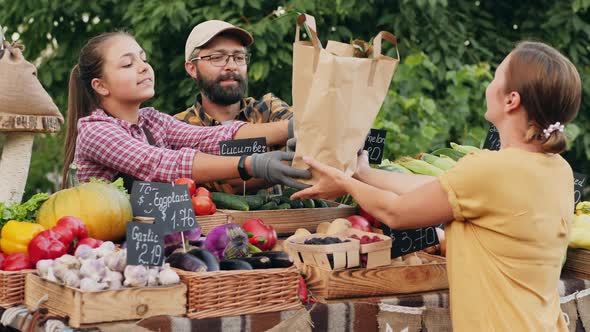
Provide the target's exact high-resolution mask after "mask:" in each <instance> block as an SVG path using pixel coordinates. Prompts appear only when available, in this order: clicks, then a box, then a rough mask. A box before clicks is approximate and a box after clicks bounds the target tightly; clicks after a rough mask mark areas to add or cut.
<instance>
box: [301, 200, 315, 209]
mask: <svg viewBox="0 0 590 332" xmlns="http://www.w3.org/2000/svg"><path fill="white" fill-rule="evenodd" d="M303 207H304V208H307V209H313V208H314V207H315V202H314V201H313V199H304V200H303Z"/></svg>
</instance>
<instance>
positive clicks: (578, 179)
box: [574, 172, 586, 207]
mask: <svg viewBox="0 0 590 332" xmlns="http://www.w3.org/2000/svg"><path fill="white" fill-rule="evenodd" d="M585 184H586V175H584V174H580V173H576V172H574V207H575V205H576V204H578V203H580V201H581V200H582V193H583V192H584V185H585Z"/></svg>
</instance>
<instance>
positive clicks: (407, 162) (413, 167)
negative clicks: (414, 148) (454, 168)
mask: <svg viewBox="0 0 590 332" xmlns="http://www.w3.org/2000/svg"><path fill="white" fill-rule="evenodd" d="M397 163H398V164H400V165H402V166H403V167H405V168H407V169H409V170H410V171H412V173H414V174H419V175H430V176H439V175H441V174H442V173H444V171H443V170H442V169H440V168H438V167H436V166H434V165H431V164H429V163H427V162H425V161H424V160H418V159H413V158H410V157H404V158H401V159H400V160H398V161H397Z"/></svg>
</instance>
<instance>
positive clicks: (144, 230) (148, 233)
mask: <svg viewBox="0 0 590 332" xmlns="http://www.w3.org/2000/svg"><path fill="white" fill-rule="evenodd" d="M164 231H165V227H164V225H163V224H161V223H158V222H156V223H154V224H144V223H139V222H134V221H132V222H129V223H127V264H128V265H148V266H162V263H164Z"/></svg>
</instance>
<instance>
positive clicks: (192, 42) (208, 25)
mask: <svg viewBox="0 0 590 332" xmlns="http://www.w3.org/2000/svg"><path fill="white" fill-rule="evenodd" d="M222 32H227V33H231V34H233V35H235V36H236V37H238V38H239V39H240V40H241V41H242V43H243V44H244V46H250V45H251V44H252V42H254V38H253V37H252V35H251V34H250V33H249V32H248V31H246V30H244V29H241V28H238V27H236V26H234V25H232V24H230V23H227V22H224V21H219V20H210V21H205V22H203V23H199V24H198V25H197V26H195V27H194V28H193V31H191V34H190V35H189V36H188V38H187V39H186V46H185V48H184V59H185V61H188V60H190V59H189V58H190V56H191V53H192V52H193V51H194V50H195V48H198V47H201V46H203V45H205V44H207V43H208V42H209V41H210V40H211V39H213V37H215V36H217V35H218V34H220V33H222Z"/></svg>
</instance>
